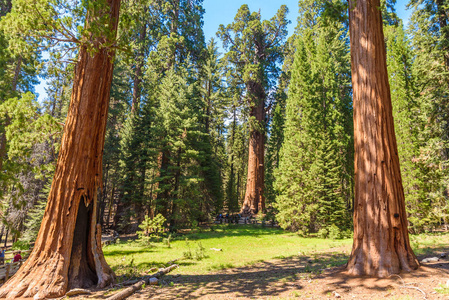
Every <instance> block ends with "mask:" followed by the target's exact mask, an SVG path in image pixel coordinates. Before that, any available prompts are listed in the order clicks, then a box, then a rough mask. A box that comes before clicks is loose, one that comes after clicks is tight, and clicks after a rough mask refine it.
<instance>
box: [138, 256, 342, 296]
mask: <svg viewBox="0 0 449 300" xmlns="http://www.w3.org/2000/svg"><path fill="white" fill-rule="evenodd" d="M346 259H347V256H346V255H344V254H341V253H335V254H329V255H327V256H324V255H320V254H317V255H312V256H293V257H288V258H282V259H276V260H273V261H262V262H257V263H253V264H250V265H247V266H244V267H239V268H232V269H226V270H222V271H215V272H214V273H212V274H201V275H193V274H189V275H182V276H181V277H179V278H176V277H173V276H171V275H168V276H166V277H165V280H166V281H167V282H173V284H174V286H175V287H165V288H162V289H158V290H155V291H152V292H151V293H152V298H154V299H195V298H200V297H202V296H204V295H207V296H208V297H210V299H213V298H214V297H215V296H214V295H216V296H217V297H218V295H225V294H227V295H232V296H231V297H251V298H254V297H256V298H257V297H267V296H278V295H279V294H281V293H283V292H285V291H288V290H291V289H292V288H294V289H295V290H301V289H302V288H303V285H302V284H303V283H302V282H301V281H302V280H308V279H309V278H311V277H313V276H317V274H320V273H321V272H322V270H323V269H324V268H326V267H327V266H334V265H336V264H341V263H344V262H345V261H346ZM153 292H156V295H153ZM146 293H148V291H147V292H146V291H145V290H143V291H140V292H138V293H137V294H136V295H135V296H134V298H135V299H139V298H140V299H144V298H145V297H148V294H146Z"/></svg>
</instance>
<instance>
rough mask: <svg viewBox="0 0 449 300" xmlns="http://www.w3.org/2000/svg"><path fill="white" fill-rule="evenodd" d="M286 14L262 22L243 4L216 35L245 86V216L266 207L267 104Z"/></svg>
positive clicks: (283, 11) (279, 59)
mask: <svg viewBox="0 0 449 300" xmlns="http://www.w3.org/2000/svg"><path fill="white" fill-rule="evenodd" d="M287 12H288V9H287V7H286V6H285V5H283V6H281V8H280V9H279V10H278V12H277V14H276V15H275V16H274V17H273V18H271V19H270V20H269V21H268V20H265V21H262V20H261V15H260V13H257V12H253V13H251V12H250V11H249V8H248V5H246V4H245V5H242V7H240V9H239V11H238V12H237V15H236V16H235V18H234V22H233V23H231V24H229V25H227V26H226V27H224V26H223V25H220V29H219V32H218V33H217V35H218V36H219V37H220V38H221V39H222V40H223V45H224V47H225V48H227V49H228V52H227V53H226V54H225V58H226V60H227V61H228V62H229V64H231V65H232V68H233V69H234V70H235V72H236V73H237V74H239V76H240V80H241V84H242V85H244V86H245V92H246V99H247V102H248V106H249V111H250V112H249V115H250V118H249V126H250V139H249V155H248V176H247V183H246V194H245V200H244V203H243V207H242V212H243V213H244V214H256V213H257V212H258V211H260V210H263V209H264V207H265V200H264V196H263V193H264V179H265V178H264V177H265V175H264V168H265V166H264V156H265V128H266V117H267V116H266V110H267V107H266V102H267V98H268V93H269V92H270V88H272V87H273V86H274V83H275V81H276V79H277V75H278V73H279V68H278V66H279V65H280V63H281V62H282V59H283V55H282V54H283V43H284V40H285V37H286V35H287V24H288V21H287V19H286V15H287Z"/></svg>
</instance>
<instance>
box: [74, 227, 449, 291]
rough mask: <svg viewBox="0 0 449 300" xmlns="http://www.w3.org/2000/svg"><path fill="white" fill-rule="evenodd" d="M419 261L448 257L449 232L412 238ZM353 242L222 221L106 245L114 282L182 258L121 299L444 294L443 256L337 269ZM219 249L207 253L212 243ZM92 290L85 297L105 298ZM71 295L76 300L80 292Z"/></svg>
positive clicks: (446, 263)
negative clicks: (371, 269)
mask: <svg viewBox="0 0 449 300" xmlns="http://www.w3.org/2000/svg"><path fill="white" fill-rule="evenodd" d="M411 243H412V247H413V248H414V251H415V253H416V254H417V256H418V258H419V260H420V261H421V260H422V259H424V258H427V257H435V256H436V257H440V255H441V254H447V255H448V256H449V234H447V233H446V234H423V235H415V236H411ZM351 244H352V239H345V240H331V239H319V238H302V237H299V236H297V235H295V234H292V233H288V232H285V231H282V230H280V229H275V228H260V227H259V228H256V227H251V226H242V227H237V226H228V227H226V226H221V227H218V228H216V229H215V230H214V231H211V232H197V233H193V234H189V235H186V236H180V237H177V238H175V240H173V241H172V242H171V243H170V248H169V247H168V245H167V243H163V242H160V243H153V244H151V246H149V245H147V246H142V245H141V244H139V243H137V242H135V241H127V242H123V241H122V242H120V243H119V244H116V245H111V246H107V247H106V248H105V255H106V259H107V261H108V263H109V264H110V265H111V266H112V268H113V269H114V271H115V272H116V274H117V275H118V276H119V277H118V278H119V282H120V281H122V282H123V281H125V280H128V279H130V278H133V277H138V276H141V275H143V274H146V273H148V272H149V269H150V268H151V267H161V266H163V265H166V264H167V262H168V261H170V260H172V259H175V258H181V259H180V260H179V261H178V262H177V263H178V264H179V266H180V267H179V268H178V269H176V270H175V271H173V272H172V273H170V274H168V275H166V276H164V277H163V279H162V281H161V284H160V285H158V286H149V287H146V288H144V289H142V290H141V291H138V292H137V293H135V294H134V295H133V296H131V297H130V298H128V299H149V298H151V299H336V298H340V299H370V300H374V299H398V300H399V299H403V300H405V299H449V282H448V281H449V257H446V258H441V259H440V260H439V261H437V262H434V263H426V264H422V267H421V268H419V269H418V270H417V271H415V272H413V273H410V274H400V275H399V276H396V275H395V276H392V277H390V278H387V279H376V278H360V277H357V278H354V277H348V276H346V275H345V273H344V269H343V268H344V264H345V263H346V261H347V259H348V255H349V253H350V249H351ZM212 247H214V248H219V249H222V251H214V250H211V248H212ZM118 289H119V288H117V289H114V290H112V291H109V292H108V293H104V292H98V293H95V294H93V295H91V296H89V297H84V299H88V298H90V299H92V298H95V299H105V298H107V297H108V296H110V295H112V294H113V293H115V292H116V291H118ZM78 299H83V297H80V298H78Z"/></svg>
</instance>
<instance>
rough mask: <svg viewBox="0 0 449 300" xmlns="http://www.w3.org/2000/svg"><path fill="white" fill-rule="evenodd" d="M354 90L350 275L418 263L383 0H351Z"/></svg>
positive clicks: (381, 272)
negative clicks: (411, 237) (409, 226)
mask: <svg viewBox="0 0 449 300" xmlns="http://www.w3.org/2000/svg"><path fill="white" fill-rule="evenodd" d="M349 3H350V8H349V18H350V38H351V63H352V84H353V93H354V148H355V190H354V192H355V203H354V244H353V247H352V253H351V256H350V258H349V261H348V264H347V270H348V273H349V274H351V275H369V276H377V277H387V276H389V275H391V274H395V273H399V272H400V271H401V270H403V271H411V270H413V269H416V268H418V266H419V264H418V261H417V260H416V257H415V255H414V253H413V251H412V249H411V248H410V241H409V237H408V231H407V216H406V212H405V201H404V190H403V187H402V182H401V173H400V169H399V157H398V151H397V144H396V137H395V133H394V126H393V115H392V106H391V95H390V86H389V83H388V74H387V66H386V53H385V43H384V35H383V30H382V16H381V12H380V10H379V7H380V3H379V0H357V1H350V2H349Z"/></svg>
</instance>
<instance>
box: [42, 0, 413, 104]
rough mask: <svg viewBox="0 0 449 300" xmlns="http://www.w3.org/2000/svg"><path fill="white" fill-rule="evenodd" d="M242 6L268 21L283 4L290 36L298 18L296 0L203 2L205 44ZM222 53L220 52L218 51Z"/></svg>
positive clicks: (401, 7) (400, 3)
mask: <svg viewBox="0 0 449 300" xmlns="http://www.w3.org/2000/svg"><path fill="white" fill-rule="evenodd" d="M407 2H408V0H397V3H396V12H397V13H398V15H399V17H400V18H401V19H402V20H404V24H405V25H407V20H408V17H409V15H410V11H407V10H406V9H405V5H406V3H407ZM242 4H248V7H249V9H250V10H251V11H258V10H259V9H260V12H261V14H262V18H263V19H269V18H271V17H272V16H274V15H275V14H276V12H277V10H278V9H279V7H280V6H281V5H283V4H285V5H287V7H288V8H289V14H288V15H287V17H288V19H289V20H290V21H291V23H290V24H289V26H288V33H289V35H291V34H292V33H293V31H294V29H295V26H296V19H297V17H298V0H246V1H245V0H204V3H203V5H204V9H205V14H204V34H205V37H206V42H208V41H209V40H210V38H211V37H213V38H215V40H216V41H217V42H218V44H219V45H221V43H219V40H218V38H217V37H216V33H217V30H218V26H219V25H220V24H223V25H225V26H226V25H227V24H229V23H231V22H232V21H233V20H234V16H235V14H236V13H237V10H238V9H239V8H240V6H242ZM220 51H222V50H220ZM44 88H45V82H44V80H41V83H40V84H39V85H38V86H36V92H37V93H38V94H39V101H43V100H44V98H45V97H46V93H45V90H44Z"/></svg>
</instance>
